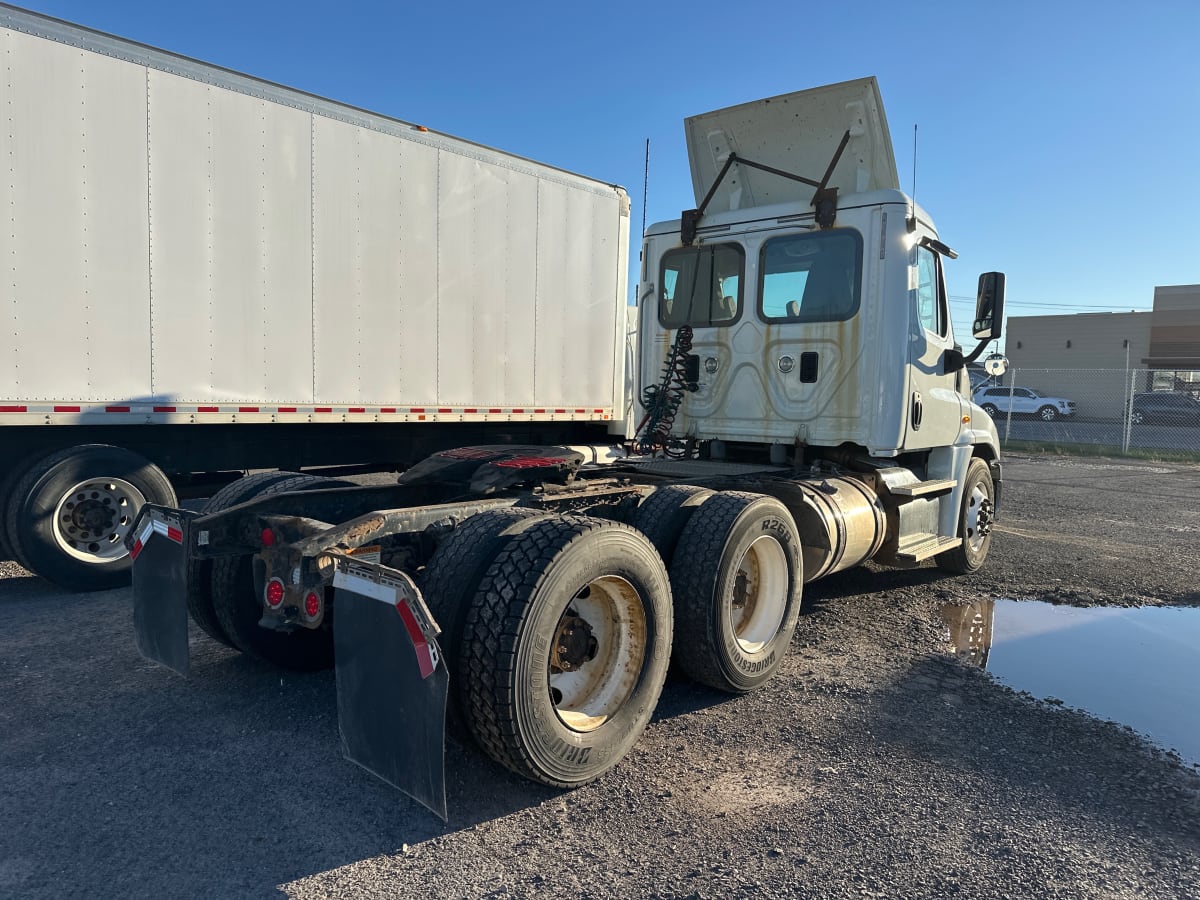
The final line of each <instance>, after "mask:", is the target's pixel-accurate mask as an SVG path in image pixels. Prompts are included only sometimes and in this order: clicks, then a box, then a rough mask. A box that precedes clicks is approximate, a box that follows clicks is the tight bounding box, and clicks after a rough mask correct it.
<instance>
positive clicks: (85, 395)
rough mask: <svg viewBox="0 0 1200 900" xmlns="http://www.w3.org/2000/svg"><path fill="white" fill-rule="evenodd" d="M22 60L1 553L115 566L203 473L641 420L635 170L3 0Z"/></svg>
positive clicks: (11, 94)
mask: <svg viewBox="0 0 1200 900" xmlns="http://www.w3.org/2000/svg"><path fill="white" fill-rule="evenodd" d="M0 85H3V91H4V93H3V101H2V102H0V117H2V118H3V127H0V161H2V162H3V166H4V169H5V175H4V177H0V210H3V215H4V216H5V219H6V222H5V225H4V227H3V228H2V229H0V234H2V235H3V237H0V258H2V259H3V260H4V262H3V265H4V271H5V274H4V278H3V279H0V282H2V284H3V287H0V308H2V309H3V310H4V316H5V326H4V327H3V328H0V557H2V558H7V556H9V555H11V556H12V557H14V558H15V559H17V560H18V561H20V562H21V563H23V564H24V565H25V566H26V567H27V568H29V569H31V570H33V571H34V572H36V573H38V574H40V575H44V576H45V577H47V578H50V579H51V580H53V581H56V582H57V583H59V584H60V585H63V586H66V587H71V588H101V587H111V586H113V585H116V584H120V583H122V582H123V581H127V580H128V578H129V568H130V561H129V556H128V551H127V550H126V548H125V544H124V538H125V537H126V536H127V535H128V533H129V531H130V529H131V527H132V525H133V519H134V517H135V516H136V515H137V512H138V510H139V509H140V508H141V506H142V505H143V504H144V503H145V502H148V501H149V502H154V503H159V504H165V505H170V506H173V505H175V504H176V502H177V499H176V498H177V494H176V488H180V489H182V488H183V487H184V486H186V485H187V484H188V482H189V480H190V479H192V478H193V474H194V473H219V472H225V471H238V470H247V469H281V468H283V469H289V468H291V469H295V468H299V467H312V466H347V465H373V466H391V467H395V468H403V467H405V466H406V465H408V464H411V463H413V462H416V461H418V460H420V459H423V458H424V457H425V456H427V455H428V454H429V453H431V452H433V451H434V450H437V449H441V448H445V447H451V446H458V445H461V444H467V443H478V442H481V441H482V442H491V441H494V442H525V443H532V442H538V443H560V442H575V443H580V442H584V443H587V442H599V441H604V440H606V439H609V434H610V432H611V433H615V434H618V435H619V434H623V433H624V431H625V425H624V423H623V422H621V421H620V420H621V419H623V417H624V416H625V414H626V409H625V407H624V406H623V401H624V396H625V394H626V391H625V390H624V386H623V384H622V380H621V377H620V376H621V373H622V372H623V371H624V368H625V360H624V354H625V344H626V336H625V323H626V320H625V315H624V305H625V303H626V299H627V298H626V294H625V293H624V292H625V290H626V282H627V275H626V270H627V267H628V263H627V248H628V230H629V229H628V215H629V201H628V197H627V195H626V194H625V192H624V191H623V190H621V189H620V188H618V187H615V186H613V185H610V184H605V183H603V182H599V181H596V180H594V179H590V178H584V177H581V176H578V175H574V174H571V173H569V172H565V171H562V170H560V169H557V168H554V167H552V166H547V165H543V164H540V163H536V162H532V161H530V160H528V159H523V158H520V157H516V156H513V155H511V154H508V153H502V152H500V151H497V150H492V149H489V148H486V147H481V146H479V145H477V144H473V143H470V142H468V141H464V140H460V139H457V138H453V137H450V136H448V135H444V134H438V133H435V132H432V131H429V130H427V129H426V128H423V127H420V126H417V125H413V124H409V123H406V122H400V121H397V120H395V119H391V118H388V117H386V116H380V115H376V114H373V113H369V112H365V111H363V110H360V109H356V108H353V107H350V106H346V105H344V104H341V103H335V102H332V101H329V100H324V99H321V98H318V97H314V96H311V95H309V94H305V93H303V92H301V91H296V90H292V89H289V88H285V87H281V86H279V85H275V84H270V83H267V82H264V81H261V80H259V79H255V78H251V77H249V76H246V75H242V74H239V73H236V72H231V71H228V70H225V69H221V68H218V67H216V66H211V65H206V64H204V63H201V62H197V61H196V60H192V59H187V58H184V57H181V56H178V55H175V54H171V53H167V52H164V51H161V50H156V49H154V48H150V47H146V46H143V45H140V44H136V43H133V42H131V41H126V40H122V39H120V38H117V37H113V36H111V35H105V34H101V33H98V32H95V31H91V30H88V29H85V28H80V27H78V26H75V25H71V24H69V23H66V22H61V21H58V20H55V19H50V18H47V17H45V16H41V15H37V14H35V13H30V12H27V11H24V10H20V9H16V8H14V7H11V6H7V5H0ZM6 550H7V554H6V553H5V551H6Z"/></svg>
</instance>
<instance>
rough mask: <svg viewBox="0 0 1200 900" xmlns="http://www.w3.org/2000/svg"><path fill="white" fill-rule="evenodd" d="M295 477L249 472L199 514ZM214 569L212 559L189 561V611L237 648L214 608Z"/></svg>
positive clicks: (226, 506)
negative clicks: (251, 473)
mask: <svg viewBox="0 0 1200 900" xmlns="http://www.w3.org/2000/svg"><path fill="white" fill-rule="evenodd" d="M295 477H296V473H295V472H258V473H256V474H254V475H247V476H246V477H245V478H239V479H237V481H231V482H229V484H227V485H225V486H224V487H223V488H221V489H220V490H219V491H217V492H216V493H215V494H213V495H212V496H211V497H209V498H208V500H207V501H206V502H205V504H204V506H203V508H202V509H201V510H200V513H201V515H208V514H209V513H215V512H221V511H222V510H225V509H229V507H231V506H237V505H238V504H239V503H242V502H243V501H245V500H248V499H249V498H251V497H253V496H254V495H255V494H257V493H259V492H260V491H262V490H263V489H265V488H268V487H270V486H271V485H273V484H278V483H279V482H281V481H285V480H287V479H289V478H295ZM212 570H213V561H212V560H211V559H192V560H190V561H189V562H188V579H187V585H188V594H187V606H188V612H189V613H190V614H191V616H192V621H193V622H195V623H196V624H197V625H199V626H200V628H201V630H202V631H203V632H204V633H205V634H207V635H208V636H209V637H210V638H212V639H213V640H214V641H218V642H219V643H222V644H224V645H225V646H226V647H233V648H234V649H235V650H236V649H237V647H236V646H235V645H234V643H233V641H231V640H230V639H229V635H228V634H227V633H226V632H225V629H224V628H222V627H221V622H220V620H219V619H218V618H217V611H216V609H215V608H214V607H213V593H212Z"/></svg>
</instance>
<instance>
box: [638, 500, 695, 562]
mask: <svg viewBox="0 0 1200 900" xmlns="http://www.w3.org/2000/svg"><path fill="white" fill-rule="evenodd" d="M713 493H714V492H713V491H711V490H709V489H708V488H702V487H696V486H695V485H690V484H671V485H667V486H666V487H660V488H658V489H657V490H655V492H654V493H653V494H651V495H650V496H649V497H647V498H646V499H645V500H643V501H642V503H641V505H640V506H639V507H638V508H637V511H636V512H634V514H633V527H634V528H636V529H637V530H638V531H640V532H641V533H642V534H644V535H645V536H646V537H647V538H649V539H650V543H652V544H653V545H654V549H655V550H657V551H658V555H659V556H661V557H662V559H663V562H664V563H666V565H667V566H668V567H670V565H671V557H672V556H673V555H674V554H675V547H676V545H678V543H679V535H680V534H682V533H683V529H684V527H685V526H686V525H687V523H688V521H689V520H690V519H691V518H692V514H693V513H694V512H695V511H696V510H697V509H699V508H700V505H701V504H703V503H704V501H705V500H707V499H708V498H709V497H711V496H713Z"/></svg>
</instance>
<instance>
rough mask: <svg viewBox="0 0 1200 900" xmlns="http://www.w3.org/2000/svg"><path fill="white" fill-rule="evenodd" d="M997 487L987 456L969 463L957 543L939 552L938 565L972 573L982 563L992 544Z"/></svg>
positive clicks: (960, 508) (966, 573)
mask: <svg viewBox="0 0 1200 900" xmlns="http://www.w3.org/2000/svg"><path fill="white" fill-rule="evenodd" d="M995 503H996V488H995V485H994V484H992V472H991V469H989V468H988V464H987V462H986V461H985V460H982V459H980V458H979V457H975V458H974V459H972V460H971V464H970V465H969V466H967V478H966V484H965V487H964V488H963V498H962V505H961V506H960V507H959V512H958V536H959V538H960V541H959V544H958V546H957V547H953V548H951V549H949V550H946V551H944V552H942V553H939V554H938V555H937V556H935V557H934V559H935V560H936V561H937V564H938V568H940V569H941V570H943V571H945V572H950V573H952V574H954V575H969V574H970V573H972V572H975V571H977V570H978V569H979V567H980V566H982V565H983V561H984V560H985V559H987V555H988V550H989V549H990V548H991V546H992V516H993V514H994V510H995Z"/></svg>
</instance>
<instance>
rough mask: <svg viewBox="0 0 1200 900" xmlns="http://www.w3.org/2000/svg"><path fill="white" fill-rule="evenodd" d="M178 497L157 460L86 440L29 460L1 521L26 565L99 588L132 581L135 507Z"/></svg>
mask: <svg viewBox="0 0 1200 900" xmlns="http://www.w3.org/2000/svg"><path fill="white" fill-rule="evenodd" d="M178 502H179V501H178V500H177V499H176V497H175V490H174V488H172V487H171V482H170V481H168V480H167V476H166V475H164V474H163V472H162V471H161V470H160V469H159V468H158V466H156V465H154V464H153V463H151V462H149V461H148V460H146V459H144V458H143V457H141V456H139V455H138V454H136V453H133V452H131V451H129V450H125V449H124V448H122V447H113V446H110V445H108V444H83V445H80V446H77V447H69V448H67V449H65V450H59V451H57V452H55V453H51V454H50V455H48V456H45V457H43V458H42V459H41V460H39V461H37V462H35V463H34V464H33V465H31V466H30V467H29V469H28V470H27V471H26V472H25V474H24V475H23V476H22V477H20V478H19V479H18V480H17V482H16V485H15V486H14V488H13V490H12V493H11V494H10V495H9V500H8V509H7V511H6V514H5V527H6V530H7V536H8V540H9V541H10V542H11V543H12V547H11V549H12V551H13V554H14V556H15V558H16V560H17V562H19V563H20V564H21V565H22V566H24V567H25V568H26V569H29V570H30V571H31V572H33V573H34V574H36V575H40V576H42V577H43V578H45V579H47V580H48V581H52V582H54V583H55V584H57V585H58V586H59V587H63V588H66V589H68V590H72V591H94V590H104V589H106V588H114V587H121V586H122V585H126V584H128V583H129V580H130V573H131V569H132V560H131V559H130V558H129V551H128V550H127V549H126V548H125V536H126V535H127V534H128V533H129V532H130V530H131V529H132V528H133V521H134V519H135V518H137V514H138V510H140V509H141V508H142V506H143V505H145V504H146V503H158V504H161V505H163V506H175V505H176V504H177V503H178Z"/></svg>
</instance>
